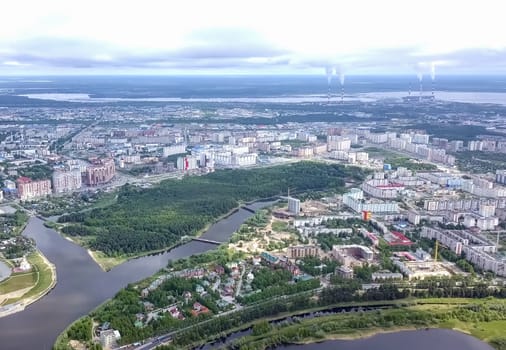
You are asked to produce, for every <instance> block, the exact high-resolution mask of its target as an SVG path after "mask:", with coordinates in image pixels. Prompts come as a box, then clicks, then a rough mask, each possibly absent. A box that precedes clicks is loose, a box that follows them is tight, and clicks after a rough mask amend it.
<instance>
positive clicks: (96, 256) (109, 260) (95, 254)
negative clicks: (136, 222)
mask: <svg viewBox="0 0 506 350" xmlns="http://www.w3.org/2000/svg"><path fill="white" fill-rule="evenodd" d="M263 200H264V199H258V200H256V201H252V202H248V203H241V204H240V205H239V206H238V207H236V208H233V209H231V210H230V211H229V212H228V213H225V214H223V215H222V216H220V217H218V218H216V219H215V220H214V221H213V222H210V223H208V224H207V225H206V226H205V227H204V228H202V229H201V230H200V231H199V232H198V233H197V234H196V235H195V236H186V237H182V238H181V240H180V241H179V242H176V243H174V244H173V245H171V246H168V247H165V248H161V249H158V250H153V251H149V252H143V253H139V254H133V255H120V256H107V255H106V254H104V252H101V251H99V250H91V249H89V248H88V249H86V251H87V253H88V255H89V256H90V257H91V258H92V259H93V261H95V263H96V264H97V265H98V266H100V268H101V269H102V270H103V271H105V272H108V271H110V270H112V269H113V268H114V267H116V266H119V265H121V264H123V263H125V262H127V261H129V260H132V259H137V258H142V257H144V256H148V255H153V254H163V253H166V252H169V251H171V250H173V249H175V248H177V247H179V246H181V245H183V244H186V243H188V242H190V241H191V239H192V238H199V237H201V236H202V235H203V234H204V233H205V232H206V231H207V230H209V228H210V227H211V226H212V225H214V224H216V223H217V222H219V221H221V220H224V219H226V218H228V217H229V216H231V215H233V214H235V213H236V212H237V211H239V209H241V207H242V206H244V205H250V204H252V203H255V202H261V201H263ZM46 227H49V228H52V229H53V230H55V231H57V232H58V233H59V234H60V235H62V236H63V237H64V238H65V239H67V240H69V241H71V242H72V243H74V244H77V245H80V246H83V243H82V242H80V241H79V240H77V239H75V237H72V236H70V235H67V234H65V233H63V232H62V230H61V228H60V227H59V226H58V225H57V224H49V225H46ZM226 243H227V242H223V244H226Z"/></svg>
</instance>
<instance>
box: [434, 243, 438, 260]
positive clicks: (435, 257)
mask: <svg viewBox="0 0 506 350" xmlns="http://www.w3.org/2000/svg"><path fill="white" fill-rule="evenodd" d="M438 248H439V241H438V240H437V239H436V248H435V249H434V261H437V253H438Z"/></svg>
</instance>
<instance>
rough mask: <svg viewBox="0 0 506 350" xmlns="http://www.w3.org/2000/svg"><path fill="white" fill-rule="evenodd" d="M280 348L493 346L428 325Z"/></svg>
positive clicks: (479, 349) (463, 349)
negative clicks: (363, 336) (427, 326)
mask: <svg viewBox="0 0 506 350" xmlns="http://www.w3.org/2000/svg"><path fill="white" fill-rule="evenodd" d="M276 349H280V350H281V349H283V350H337V349H339V350H407V349H409V350H428V349H430V350H453V349H458V350H493V348H492V347H491V346H490V345H488V344H487V343H484V342H482V341H481V340H478V339H476V338H474V337H472V336H470V335H467V334H464V333H460V332H456V331H452V330H449V329H429V330H416V331H402V332H395V333H384V334H377V335H375V336H372V337H369V338H363V339H355V340H330V341H325V342H322V343H314V344H305V345H288V346H280V347H277V348H276Z"/></svg>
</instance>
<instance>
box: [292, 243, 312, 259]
mask: <svg viewBox="0 0 506 350" xmlns="http://www.w3.org/2000/svg"><path fill="white" fill-rule="evenodd" d="M319 251H320V250H319V249H318V247H316V246H314V245H297V246H291V247H288V257H289V258H290V259H302V258H305V257H309V256H318V255H319Z"/></svg>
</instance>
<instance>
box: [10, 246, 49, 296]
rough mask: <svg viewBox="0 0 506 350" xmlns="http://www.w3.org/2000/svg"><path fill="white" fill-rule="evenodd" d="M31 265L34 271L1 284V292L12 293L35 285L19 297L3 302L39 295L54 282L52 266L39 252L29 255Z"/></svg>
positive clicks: (13, 277) (15, 276)
mask: <svg viewBox="0 0 506 350" xmlns="http://www.w3.org/2000/svg"><path fill="white" fill-rule="evenodd" d="M27 260H28V262H29V263H30V265H32V266H33V270H32V272H28V273H24V274H18V275H14V276H12V277H11V278H10V279H8V280H6V281H4V282H2V283H1V284H0V294H2V293H10V292H14V291H16V290H21V289H25V288H29V287H33V288H32V289H30V290H29V291H28V292H26V293H25V294H24V295H23V296H21V297H19V298H11V299H8V300H6V301H5V302H4V303H3V304H12V303H15V302H17V301H19V300H22V299H27V298H32V297H37V296H39V295H40V294H42V293H44V292H45V291H46V290H47V289H48V288H49V287H50V286H51V284H52V283H53V275H52V271H51V266H50V265H48V264H47V263H46V260H44V259H43V258H42V256H41V255H40V253H39V252H33V253H31V254H30V255H28V257H27Z"/></svg>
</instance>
